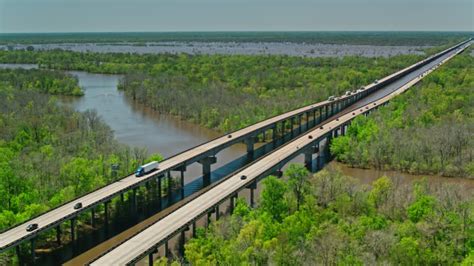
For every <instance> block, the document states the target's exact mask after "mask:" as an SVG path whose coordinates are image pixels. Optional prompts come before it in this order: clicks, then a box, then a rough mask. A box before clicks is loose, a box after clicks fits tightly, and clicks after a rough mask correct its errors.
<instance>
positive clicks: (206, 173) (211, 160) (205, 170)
mask: <svg viewBox="0 0 474 266" xmlns="http://www.w3.org/2000/svg"><path fill="white" fill-rule="evenodd" d="M247 147H248V146H247ZM252 147H253V146H252ZM216 162H217V158H216V157H215V156H209V157H206V158H203V159H201V160H199V163H200V164H202V175H203V184H204V186H208V185H210V184H211V164H215V163H216Z"/></svg>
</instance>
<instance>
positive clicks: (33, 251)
mask: <svg viewBox="0 0 474 266" xmlns="http://www.w3.org/2000/svg"><path fill="white" fill-rule="evenodd" d="M30 244H31V245H30V248H31V261H32V264H33V265H35V263H36V237H33V238H32V239H31V241H30Z"/></svg>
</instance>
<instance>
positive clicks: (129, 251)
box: [91, 42, 470, 265]
mask: <svg viewBox="0 0 474 266" xmlns="http://www.w3.org/2000/svg"><path fill="white" fill-rule="evenodd" d="M469 45H470V42H463V43H461V44H460V45H459V46H456V47H454V49H449V50H448V53H444V54H443V55H442V56H440V57H437V59H436V60H434V61H432V62H431V63H430V64H427V65H424V66H423V67H421V68H419V69H418V70H417V71H416V72H413V73H412V75H410V78H408V79H406V78H405V79H402V80H398V81H397V82H393V83H392V84H391V86H388V87H389V88H388V89H387V90H385V92H386V94H385V95H381V94H380V95H378V96H375V97H372V100H364V101H359V102H357V103H355V104H353V105H351V106H350V107H349V108H347V109H346V110H344V111H343V112H339V113H338V114H337V115H335V116H334V117H333V118H331V119H328V120H327V121H324V122H323V123H321V124H320V125H318V127H316V128H315V129H312V130H310V131H308V132H307V133H305V134H304V135H302V136H301V137H298V138H297V139H295V140H293V141H291V142H290V143H288V144H286V145H284V146H283V147H281V148H279V149H277V150H275V151H273V152H272V153H270V154H268V155H266V156H265V157H263V158H261V159H259V160H257V161H255V162H254V163H252V164H251V165H249V166H248V167H245V168H244V169H241V170H239V171H237V172H236V173H234V174H232V175H231V176H230V177H228V178H227V179H225V180H223V181H222V182H221V183H219V184H217V185H216V186H215V187H213V188H211V189H210V190H209V191H207V192H205V193H203V194H202V195H200V196H199V197H197V198H195V199H194V200H192V201H190V202H189V203H187V204H186V205H184V206H182V207H181V208H179V209H177V210H176V211H174V212H172V213H170V214H169V215H168V216H166V217H164V218H163V219H161V220H159V221H158V222H156V223H155V224H152V225H151V226H149V227H148V228H146V229H144V230H143V231H142V232H140V233H138V234H136V235H134V236H133V237H131V238H129V239H127V240H126V241H124V242H122V243H121V244H119V245H118V246H116V247H114V248H112V249H111V250H109V251H108V252H106V253H105V254H104V255H103V256H101V257H99V258H98V259H96V260H95V261H93V262H92V263H91V265H128V264H135V263H137V262H139V261H140V260H141V259H143V258H145V257H147V256H148V261H149V264H150V265H152V264H153V259H154V258H153V256H154V255H153V254H155V253H157V251H158V248H159V247H160V246H161V245H165V249H167V242H168V240H169V239H171V238H172V237H174V236H175V235H177V234H180V235H181V236H180V239H181V240H180V244H181V245H183V244H184V240H185V231H187V230H189V229H190V228H191V227H192V230H193V235H194V232H195V229H196V221H197V220H198V219H200V218H201V217H203V216H205V215H207V216H208V219H209V216H210V214H211V213H216V219H218V217H217V215H218V213H219V211H218V208H219V205H221V204H222V203H224V202H225V201H227V200H230V205H231V208H232V206H233V204H234V203H233V201H234V199H235V197H237V195H238V193H239V191H242V190H244V189H251V190H252V189H253V188H254V187H255V184H256V182H258V180H260V179H262V178H264V177H266V176H268V175H270V174H272V173H275V172H278V171H280V170H281V169H282V167H283V166H284V165H285V164H286V163H288V162H289V161H290V160H292V159H294V158H295V157H296V156H299V155H301V154H305V165H306V166H307V167H308V168H310V169H311V168H312V160H313V158H312V155H313V154H315V153H318V155H321V153H323V152H326V153H327V152H328V150H327V149H328V143H329V142H330V140H331V138H333V137H336V136H337V135H338V134H345V129H346V127H347V126H348V124H349V123H350V122H351V121H352V120H353V119H354V118H355V117H356V116H358V115H361V114H364V115H367V114H368V113H369V112H371V111H373V110H375V109H376V108H378V107H379V106H381V105H384V104H386V103H387V102H388V101H389V100H390V99H392V98H393V97H395V96H396V95H398V94H400V93H403V92H404V91H406V90H407V89H409V88H410V87H411V86H413V85H414V84H416V83H417V82H419V81H420V80H421V79H423V78H424V77H425V76H426V75H428V74H429V73H431V72H432V71H434V70H435V69H436V68H437V67H439V66H440V65H441V64H443V63H445V62H447V61H448V60H449V59H451V58H452V57H454V56H455V55H457V54H459V53H460V52H462V51H463V50H464V49H465V48H466V47H468V46H469ZM323 143H324V146H325V149H324V150H323V149H322V147H321V145H322V144H323ZM251 195H253V193H251ZM252 198H253V197H251V201H252ZM252 203H253V202H251V204H252ZM165 253H166V252H165Z"/></svg>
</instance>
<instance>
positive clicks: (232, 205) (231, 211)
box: [229, 196, 235, 214]
mask: <svg viewBox="0 0 474 266" xmlns="http://www.w3.org/2000/svg"><path fill="white" fill-rule="evenodd" d="M234 207H235V200H234V196H231V197H230V204H229V208H230V214H232V213H234Z"/></svg>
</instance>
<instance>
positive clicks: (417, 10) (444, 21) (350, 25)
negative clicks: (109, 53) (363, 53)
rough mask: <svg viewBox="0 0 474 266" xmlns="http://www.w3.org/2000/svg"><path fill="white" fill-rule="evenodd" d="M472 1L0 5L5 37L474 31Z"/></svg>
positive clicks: (74, 0) (81, 0) (133, 0)
mask: <svg viewBox="0 0 474 266" xmlns="http://www.w3.org/2000/svg"><path fill="white" fill-rule="evenodd" d="M473 6H474V0H445V1H441V0H312V1H310V0H288V1H282V0H128V1H126V0H0V33H8V32H104V31H118V32H124V31H225V30H230V31H239V30H241V31H260V30H271V31H275V30H300V31H319V30H387V31H390V30H431V31H451V30H458V31H473V30H474V21H473V20H474V18H473V16H474V15H473V14H474V7H473Z"/></svg>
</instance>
